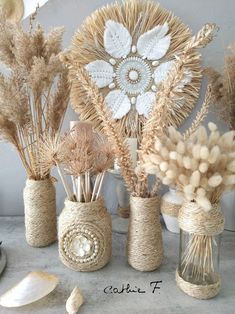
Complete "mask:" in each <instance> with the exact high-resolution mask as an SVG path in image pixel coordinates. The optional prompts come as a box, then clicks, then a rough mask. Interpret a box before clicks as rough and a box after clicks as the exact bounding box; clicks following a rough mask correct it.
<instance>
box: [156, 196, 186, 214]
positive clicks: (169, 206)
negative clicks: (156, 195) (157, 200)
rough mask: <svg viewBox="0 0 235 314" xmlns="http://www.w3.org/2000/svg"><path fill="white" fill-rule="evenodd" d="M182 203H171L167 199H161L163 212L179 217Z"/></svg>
mask: <svg viewBox="0 0 235 314" xmlns="http://www.w3.org/2000/svg"><path fill="white" fill-rule="evenodd" d="M181 206H182V205H179V204H173V203H169V202H167V201H166V200H164V199H162V200H161V213H162V214H166V215H169V216H172V217H178V214H179V210H180V208H181Z"/></svg>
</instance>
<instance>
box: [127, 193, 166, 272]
mask: <svg viewBox="0 0 235 314" xmlns="http://www.w3.org/2000/svg"><path fill="white" fill-rule="evenodd" d="M130 206H131V210H130V221H129V230H128V241H127V255H128V262H129V264H130V265H131V266H132V267H133V268H135V269H137V270H140V271H153V270H155V269H156V268H158V267H159V266H160V265H161V263H162V260H163V243H162V229H161V224H160V216H159V198H158V197H153V198H140V197H132V196H131V198H130Z"/></svg>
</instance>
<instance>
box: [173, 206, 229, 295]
mask: <svg viewBox="0 0 235 314" xmlns="http://www.w3.org/2000/svg"><path fill="white" fill-rule="evenodd" d="M178 221H179V227H180V256H179V266H178V269H177V271H176V281H177V285H178V286H179V287H180V288H181V289H182V290H183V291H184V292H185V293H186V294H188V295H190V296H192V297H195V298H198V299H209V298H213V297H214V296H216V295H217V294H218V293H219V291H220V285H221V280H220V274H219V249H220V235H221V233H222V232H223V230H224V217H223V215H222V213H221V210H220V207H219V205H217V204H214V205H213V208H212V209H211V210H210V211H209V212H205V211H204V210H203V209H201V208H200V207H199V206H198V205H197V204H196V203H194V202H187V203H184V205H183V206H182V208H181V209H180V211H179V216H178Z"/></svg>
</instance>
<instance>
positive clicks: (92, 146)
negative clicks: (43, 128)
mask: <svg viewBox="0 0 235 314" xmlns="http://www.w3.org/2000/svg"><path fill="white" fill-rule="evenodd" d="M40 156H41V169H42V170H43V173H48V172H49V171H50V169H51V168H52V167H53V166H56V167H57V170H58V173H59V175H60V178H61V180H62V183H63V186H64V188H65V191H66V194H67V197H68V199H69V200H71V201H78V202H85V203H89V202H92V201H95V200H98V198H99V196H100V193H101V188H102V185H103V181H104V176H105V172H106V170H107V169H109V168H110V167H112V165H113V158H114V156H113V150H112V147H111V145H110V143H109V142H108V141H107V139H106V137H105V136H104V135H102V134H101V133H97V132H94V130H93V128H92V125H91V124H90V123H86V122H79V123H77V124H76V125H75V126H74V127H73V128H72V130H71V131H70V132H69V133H68V134H66V135H64V136H62V137H59V135H56V136H55V137H49V138H44V139H43V140H42V141H41V144H40ZM67 176H71V179H72V183H73V187H74V189H73V191H72V189H71V187H70V185H69V184H68V179H67ZM93 176H94V177H95V181H94V185H93V186H92V184H91V178H92V177H93Z"/></svg>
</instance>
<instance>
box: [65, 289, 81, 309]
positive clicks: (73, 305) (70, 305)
mask: <svg viewBox="0 0 235 314" xmlns="http://www.w3.org/2000/svg"><path fill="white" fill-rule="evenodd" d="M83 303H84V298H83V295H82V292H81V290H80V289H79V288H78V287H75V288H74V289H73V291H72V292H71V294H70V296H69V298H68V300H67V302H66V311H67V312H68V314H76V313H77V312H78V311H79V309H80V307H81V306H82V304H83Z"/></svg>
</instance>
